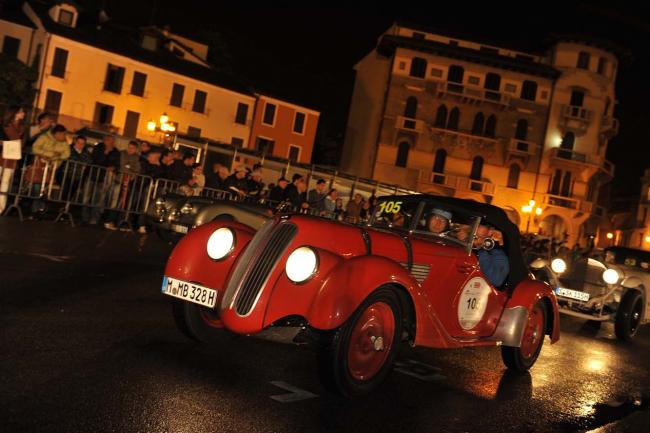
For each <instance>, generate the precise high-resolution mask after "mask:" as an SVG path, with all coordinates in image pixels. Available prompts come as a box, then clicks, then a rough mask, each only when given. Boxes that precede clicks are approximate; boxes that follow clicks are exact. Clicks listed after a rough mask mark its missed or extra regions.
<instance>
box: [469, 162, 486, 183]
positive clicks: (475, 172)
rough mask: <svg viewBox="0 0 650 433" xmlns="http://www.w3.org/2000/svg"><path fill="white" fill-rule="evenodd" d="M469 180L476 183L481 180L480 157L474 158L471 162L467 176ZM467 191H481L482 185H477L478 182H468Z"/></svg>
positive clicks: (481, 167)
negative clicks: (470, 168)
mask: <svg viewBox="0 0 650 433" xmlns="http://www.w3.org/2000/svg"><path fill="white" fill-rule="evenodd" d="M469 178H470V179H471V180H478V181H480V180H481V179H482V178H483V158H482V157H480V156H476V157H474V160H473V161H472V171H471V173H470V174H469ZM469 189H471V190H472V191H482V190H483V185H482V184H480V183H478V182H472V181H470V183H469Z"/></svg>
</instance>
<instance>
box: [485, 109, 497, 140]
mask: <svg viewBox="0 0 650 433" xmlns="http://www.w3.org/2000/svg"><path fill="white" fill-rule="evenodd" d="M496 131H497V118H496V116H495V115H494V114H490V117H488V118H487V121H486V122H485V136H486V137H492V138H494V137H495V136H496Z"/></svg>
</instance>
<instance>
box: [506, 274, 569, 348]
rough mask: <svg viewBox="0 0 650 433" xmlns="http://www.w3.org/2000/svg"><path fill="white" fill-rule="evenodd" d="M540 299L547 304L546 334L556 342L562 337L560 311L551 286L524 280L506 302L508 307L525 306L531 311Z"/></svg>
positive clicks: (552, 341)
mask: <svg viewBox="0 0 650 433" xmlns="http://www.w3.org/2000/svg"><path fill="white" fill-rule="evenodd" d="M540 300H544V303H545V305H546V313H547V320H548V323H547V324H546V334H548V335H549V336H550V337H551V343H555V342H557V341H558V340H559V339H560V313H559V310H558V305H557V298H556V297H555V293H554V292H553V289H552V288H551V286H549V285H548V284H545V283H541V282H539V281H534V280H524V281H522V282H521V283H519V285H517V287H516V288H515V290H514V293H513V294H512V297H511V298H510V299H509V300H508V302H507V303H506V308H508V309H514V308H516V307H524V308H525V309H526V310H527V311H531V310H532V309H533V307H534V306H535V304H536V303H537V302H538V301H540ZM523 326H525V323H524V324H523ZM522 335H523V334H522Z"/></svg>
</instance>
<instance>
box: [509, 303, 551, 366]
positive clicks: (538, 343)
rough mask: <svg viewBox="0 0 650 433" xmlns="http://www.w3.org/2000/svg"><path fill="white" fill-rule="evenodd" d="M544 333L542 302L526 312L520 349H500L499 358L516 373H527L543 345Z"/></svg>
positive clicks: (544, 311)
mask: <svg viewBox="0 0 650 433" xmlns="http://www.w3.org/2000/svg"><path fill="white" fill-rule="evenodd" d="M545 331H546V307H545V306H544V304H543V301H539V302H537V303H536V304H535V306H534V307H533V309H532V310H531V311H529V312H528V321H527V322H526V328H525V329H524V334H523V336H522V338H521V346H520V347H509V346H502V347H501V358H502V359H503V363H504V364H505V365H506V367H508V368H511V369H513V370H516V371H522V372H523V371H528V369H530V367H532V366H533V364H535V361H537V357H538V356H539V352H540V351H541V350H542V346H543V345H544V334H545Z"/></svg>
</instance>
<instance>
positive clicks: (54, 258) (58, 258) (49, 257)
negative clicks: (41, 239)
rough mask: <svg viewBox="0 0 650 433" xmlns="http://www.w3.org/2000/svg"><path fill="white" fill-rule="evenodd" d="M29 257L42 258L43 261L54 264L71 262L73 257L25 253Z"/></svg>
mask: <svg viewBox="0 0 650 433" xmlns="http://www.w3.org/2000/svg"><path fill="white" fill-rule="evenodd" d="M25 255H27V256H33V257H40V258H42V259H47V260H50V261H52V262H59V263H60V262H64V261H66V260H70V259H71V258H72V256H53V255H50V254H39V253H25Z"/></svg>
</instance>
